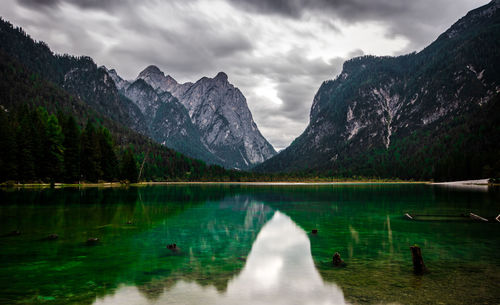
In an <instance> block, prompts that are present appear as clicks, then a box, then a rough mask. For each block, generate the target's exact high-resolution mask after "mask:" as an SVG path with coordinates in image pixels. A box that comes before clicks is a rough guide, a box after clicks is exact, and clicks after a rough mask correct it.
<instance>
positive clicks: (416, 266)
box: [410, 246, 426, 275]
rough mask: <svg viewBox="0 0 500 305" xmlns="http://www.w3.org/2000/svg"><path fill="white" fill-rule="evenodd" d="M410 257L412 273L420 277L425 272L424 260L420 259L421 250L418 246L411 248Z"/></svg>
mask: <svg viewBox="0 0 500 305" xmlns="http://www.w3.org/2000/svg"><path fill="white" fill-rule="evenodd" d="M410 250H411V256H412V259H413V273H415V274H417V275H422V274H424V272H425V271H426V268H425V264H424V259H423V258H422V250H421V249H420V247H418V246H411V247H410Z"/></svg>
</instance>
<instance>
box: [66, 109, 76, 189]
mask: <svg viewBox="0 0 500 305" xmlns="http://www.w3.org/2000/svg"><path fill="white" fill-rule="evenodd" d="M63 133H64V142H63V145H64V181H66V182H69V183H74V182H77V181H79V180H80V129H79V128H78V125H77V124H76V121H75V118H74V117H73V116H68V118H67V119H65V122H64V127H63Z"/></svg>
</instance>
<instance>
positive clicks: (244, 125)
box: [109, 66, 276, 169]
mask: <svg viewBox="0 0 500 305" xmlns="http://www.w3.org/2000/svg"><path fill="white" fill-rule="evenodd" d="M109 71H110V76H111V78H112V79H113V80H114V82H115V84H116V86H117V87H118V88H120V90H121V92H122V93H123V94H124V95H125V96H126V97H128V98H129V99H130V100H132V101H133V102H134V103H135V104H136V105H137V106H138V107H139V108H140V109H141V111H142V113H143V114H144V115H145V117H146V118H148V120H149V121H150V122H152V123H154V124H156V125H155V126H150V128H153V129H154V130H150V133H151V134H152V137H153V138H154V139H155V140H157V141H158V142H160V143H166V145H170V146H171V147H173V148H174V149H177V150H179V151H181V152H184V153H186V154H188V155H190V156H194V157H197V158H201V159H202V160H205V161H207V162H210V161H211V162H214V163H216V164H221V165H223V166H225V167H228V168H239V169H247V168H249V167H252V166H254V165H256V164H258V163H261V162H263V161H265V160H267V159H269V158H270V157H272V156H273V155H275V154H276V151H275V150H274V148H273V147H272V146H271V144H269V142H267V140H266V139H265V138H264V137H263V136H262V134H261V133H260V131H259V130H258V128H257V125H256V124H255V122H254V121H253V118H252V114H251V112H250V110H249V109H248V105H247V103H246V99H245V97H244V96H243V94H242V93H241V91H240V90H239V89H238V88H235V87H234V86H233V85H232V84H230V83H229V81H228V78H227V75H226V74H225V73H222V72H221V73H219V74H218V75H217V76H216V77H215V78H208V77H204V78H202V79H200V80H199V81H197V82H196V83H194V84H193V83H184V84H180V83H178V82H177V81H176V80H175V79H174V78H172V77H171V76H170V75H165V74H164V73H163V72H162V71H161V70H160V69H159V68H158V67H156V66H148V67H147V68H146V69H144V70H143V71H142V72H140V73H139V76H138V77H137V79H136V81H134V82H133V83H130V82H127V81H124V80H123V79H122V78H121V77H120V76H119V75H118V74H116V71H114V70H109ZM152 89H153V90H152ZM161 96H167V97H169V98H168V100H169V101H168V102H165V101H161V99H160V97H161ZM164 104H165V105H167V104H168V105H169V106H170V108H169V109H162V111H158V110H159V109H160V106H161V105H164ZM186 115H187V118H188V119H187V118H186ZM157 123H161V126H160V125H158V124H157ZM172 135H175V140H174V139H173V138H172V137H173V136H172ZM188 149H190V150H195V149H196V150H197V151H198V153H197V154H196V155H193V153H192V151H188Z"/></svg>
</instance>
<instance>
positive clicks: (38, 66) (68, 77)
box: [0, 19, 245, 182]
mask: <svg viewBox="0 0 500 305" xmlns="http://www.w3.org/2000/svg"><path fill="white" fill-rule="evenodd" d="M112 77H113V73H108V71H107V70H106V69H105V68H103V67H97V66H96V65H95V63H94V62H93V61H92V59H91V58H89V57H73V56H70V55H57V54H54V53H52V51H51V50H50V49H49V48H48V46H47V45H46V44H45V43H43V42H36V41H34V40H33V39H32V38H31V37H30V36H29V35H28V34H26V33H25V32H24V31H23V30H22V29H20V28H15V27H14V26H13V25H12V24H10V23H9V22H7V21H5V20H3V19H0V126H1V127H2V128H1V130H0V143H2V145H0V164H1V165H2V166H0V176H1V177H0V180H1V181H0V182H3V181H6V180H15V181H26V180H23V179H22V177H19V175H18V174H19V173H16V168H15V166H14V167H13V166H7V165H9V164H10V165H12V164H14V165H16V164H17V165H22V166H24V163H25V161H26V160H25V159H24V158H22V156H21V155H22V154H20V153H19V152H22V153H24V152H26V151H29V152H30V154H28V155H30V156H32V155H34V156H35V157H36V158H35V161H36V160H38V159H43V157H42V156H43V154H39V152H40V151H42V150H41V148H42V147H43V146H41V145H40V143H42V142H47V139H45V138H44V137H46V135H44V133H43V132H39V134H38V133H37V131H38V130H37V129H38V127H39V126H37V125H36V124H35V121H34V120H31V119H29V120H27V119H26V118H28V117H29V115H39V114H41V115H42V116H45V117H44V118H45V119H44V120H41V122H42V123H44V124H45V122H48V121H49V120H48V116H49V115H50V119H51V120H52V121H50V122H51V124H52V125H51V127H53V130H56V131H57V130H59V131H60V129H58V128H61V126H60V125H59V124H63V123H64V121H65V120H66V118H67V117H72V118H74V119H75V122H76V124H77V126H76V128H75V129H76V131H75V133H76V134H80V130H82V129H83V127H84V126H85V125H87V123H88V122H91V123H92V124H94V126H95V127H98V129H99V130H106V131H105V133H107V132H108V131H109V132H110V137H111V139H112V142H113V144H114V147H113V149H114V150H116V154H117V155H118V156H119V157H120V156H122V159H123V156H124V155H126V153H125V152H126V151H133V152H134V155H135V158H136V160H137V164H136V165H137V166H138V168H140V172H141V178H142V179H144V180H148V181H150V180H153V181H158V180H160V181H168V180H183V181H185V180H194V181H202V180H205V181H206V180H209V181H217V180H224V181H228V180H237V179H240V177H241V176H242V175H244V174H245V173H242V172H238V171H228V170H225V169H224V168H222V167H220V166H216V165H206V164H205V163H204V162H202V161H200V160H196V159H192V158H190V157H187V156H186V155H183V154H181V153H179V152H177V151H175V150H172V149H170V148H168V147H165V146H163V145H160V144H158V143H156V142H155V141H153V140H151V138H149V137H148V136H146V135H145V134H146V133H150V132H153V133H155V132H158V133H161V132H164V131H166V130H170V128H168V126H162V124H163V123H162V122H157V123H155V122H153V124H151V126H150V121H149V119H150V118H147V119H146V116H145V115H144V114H143V113H142V111H141V109H140V108H139V106H137V105H136V104H135V103H134V102H132V101H131V100H130V99H128V98H126V97H125V96H124V95H122V94H121V92H120V91H119V90H118V88H117V87H116V85H115V81H114V80H113V79H112ZM125 82H126V81H125ZM140 83H142V85H144V86H147V87H149V88H150V86H149V85H147V84H146V83H145V82H144V81H140V82H139V84H140ZM150 90H152V89H151V88H150ZM152 91H153V93H154V94H156V93H155V92H154V90H152ZM153 96H154V95H153ZM157 98H158V100H159V101H160V102H161V103H162V104H161V105H160V107H159V108H158V109H156V111H157V112H158V113H163V114H162V116H163V117H167V113H168V112H170V111H171V110H170V109H174V110H172V111H175V112H176V113H181V112H182V111H181V110H183V111H184V118H185V120H186V121H188V122H189V115H188V114H187V111H186V110H185V109H184V106H183V105H181V104H180V103H178V102H177V103H176V102H175V101H176V99H175V98H174V97H172V96H171V95H170V94H168V93H162V94H160V95H159V96H158V97H157ZM176 107H177V108H180V109H181V110H179V109H177V108H176ZM23 118H24V119H23ZM174 118H175V119H174V120H172V122H175V121H181V120H180V119H178V117H174ZM58 120H59V122H58ZM42 127H44V129H47V128H48V127H47V126H42ZM155 127H158V128H159V129H160V130H159V131H156V130H155ZM193 128H194V127H193ZM151 130H152V131H151ZM26 135H27V136H26ZM82 137H83V136H82ZM59 140H61V139H59ZM65 140H66V139H65ZM73 140H75V139H73ZM82 141H83V140H82ZM76 142H77V144H76V145H77V146H78V142H79V140H78V139H76ZM94 142H95V141H94ZM94 144H96V145H95V147H92V148H93V149H97V150H100V149H99V147H100V146H101V144H97V143H94ZM59 148H60V147H59ZM61 150H62V149H59V154H60V153H61ZM62 151H63V150H62ZM42 152H43V151H42ZM77 153H81V156H85V155H86V153H85V151H84V150H83V148H82V151H81V152H79V151H77ZM31 161H33V160H31ZM31 163H33V162H31ZM7 167H9V168H10V169H11V170H9V171H8V173H7V171H6V170H4V169H7ZM86 169H87V168H86ZM32 176H33V175H32ZM32 178H33V179H38V180H27V181H40V179H44V177H43V176H33V177H32Z"/></svg>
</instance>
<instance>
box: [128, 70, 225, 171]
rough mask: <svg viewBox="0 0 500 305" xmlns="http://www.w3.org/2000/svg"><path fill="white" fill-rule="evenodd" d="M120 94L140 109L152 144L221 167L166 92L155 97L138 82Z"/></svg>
mask: <svg viewBox="0 0 500 305" xmlns="http://www.w3.org/2000/svg"><path fill="white" fill-rule="evenodd" d="M123 93H124V94H125V95H126V96H127V97H128V98H129V99H130V100H132V101H133V102H134V103H135V104H136V105H137V106H138V107H139V109H140V110H141V112H142V113H143V115H144V116H145V118H146V120H147V122H148V129H149V135H150V136H151V138H153V139H154V140H155V141H157V142H158V143H160V144H163V145H166V146H168V147H172V148H174V149H175V150H177V151H179V152H181V153H184V154H187V155H189V156H191V157H194V158H198V159H201V160H204V161H205V162H208V163H212V164H223V162H222V160H220V159H218V158H217V157H216V156H214V155H213V154H212V153H211V152H210V151H209V150H208V149H206V147H205V146H204V145H203V143H202V142H201V140H200V139H201V136H200V133H199V131H198V128H196V127H195V126H194V125H193V123H192V122H191V119H190V117H189V114H188V112H187V110H186V109H185V108H184V106H183V105H182V104H181V103H179V101H178V100H177V99H176V98H175V97H173V96H172V95H171V94H170V93H169V92H167V91H165V92H162V93H158V92H157V91H155V90H154V89H153V87H151V86H150V85H149V84H147V83H146V82H145V81H144V80H143V79H140V78H139V79H137V80H136V81H135V82H133V83H132V84H130V85H129V86H127V87H124V89H123Z"/></svg>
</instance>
